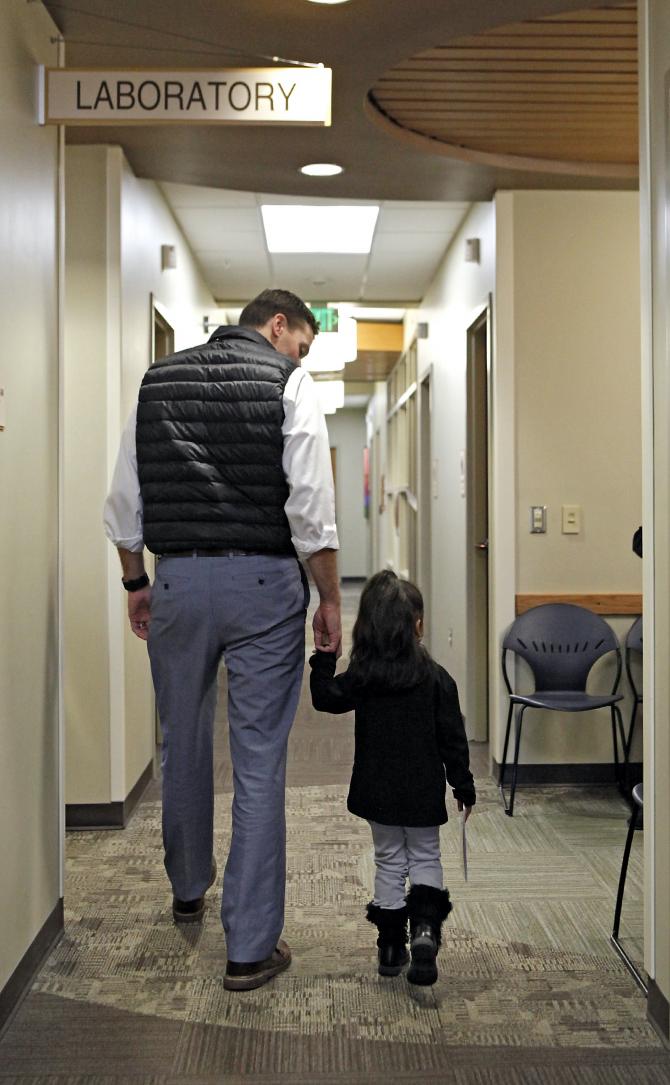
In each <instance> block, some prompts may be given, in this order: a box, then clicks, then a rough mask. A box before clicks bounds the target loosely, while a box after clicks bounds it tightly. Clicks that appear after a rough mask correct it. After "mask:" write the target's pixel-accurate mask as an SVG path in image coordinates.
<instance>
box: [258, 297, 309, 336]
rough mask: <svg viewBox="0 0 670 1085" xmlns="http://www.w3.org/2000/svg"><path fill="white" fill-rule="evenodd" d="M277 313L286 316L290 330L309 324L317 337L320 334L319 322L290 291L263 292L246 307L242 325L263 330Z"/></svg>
mask: <svg viewBox="0 0 670 1085" xmlns="http://www.w3.org/2000/svg"><path fill="white" fill-rule="evenodd" d="M276 313H283V314H284V316H285V317H286V320H287V322H288V326H289V328H295V326H296V324H307V325H308V326H309V327H310V328H311V329H312V331H313V332H314V334H315V335H318V334H319V322H318V320H317V319H316V317H315V316H314V313H313V312H312V310H311V309H309V308H308V307H307V306H306V305H305V303H304V301H303V300H302V299H301V298H299V297H298V295H297V294H292V293H291V291H290V290H263V291H262V293H260V294H259V295H258V297H256V298H254V299H253V300H252V301H250V302H249V303H248V305H245V306H244V309H243V310H242V312H241V313H240V324H241V325H242V326H243V327H245V328H262V327H263V325H264V324H267V322H268V320H271V319H272V317H273V316H275V314H276Z"/></svg>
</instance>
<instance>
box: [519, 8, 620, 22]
mask: <svg viewBox="0 0 670 1085" xmlns="http://www.w3.org/2000/svg"><path fill="white" fill-rule="evenodd" d="M530 22H534V23H536V22H543V23H549V24H550V25H551V24H553V23H582V24H583V23H596V24H598V23H600V24H602V23H608V22H609V23H635V24H637V4H631V5H630V7H629V6H628V5H626V6H625V7H621V8H592V9H591V10H589V11H563V12H559V14H558V15H546V16H545V17H544V19H541V20H540V19H531V20H530Z"/></svg>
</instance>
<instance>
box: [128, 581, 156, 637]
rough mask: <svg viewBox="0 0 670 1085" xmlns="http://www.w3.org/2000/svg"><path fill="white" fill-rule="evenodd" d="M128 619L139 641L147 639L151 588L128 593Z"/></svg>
mask: <svg viewBox="0 0 670 1085" xmlns="http://www.w3.org/2000/svg"><path fill="white" fill-rule="evenodd" d="M128 618H129V619H130V628H131V629H132V631H133V633H134V634H135V636H136V637H139V638H140V640H148V639H149V624H150V622H151V587H150V586H148V587H146V588H140V590H139V591H131V592H128Z"/></svg>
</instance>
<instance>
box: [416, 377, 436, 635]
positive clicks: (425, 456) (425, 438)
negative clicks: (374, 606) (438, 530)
mask: <svg viewBox="0 0 670 1085" xmlns="http://www.w3.org/2000/svg"><path fill="white" fill-rule="evenodd" d="M430 392H431V387H430V372H429V373H427V375H426V376H425V377H424V378H423V380H422V381H421V384H420V385H419V434H418V436H419V523H418V527H419V546H418V550H419V568H418V582H419V587H420V588H421V591H422V592H423V597H424V599H425V601H426V613H425V615H424V636H425V639H426V643H427V644H428V646H429V647H430V615H431V613H432V609H433V608H432V606H431V605H430V604H431V598H432V596H431V590H432V576H431V573H432V569H431V555H432V511H433V510H432V504H433V486H432V478H433V469H432V463H433V459H432V430H431V418H430Z"/></svg>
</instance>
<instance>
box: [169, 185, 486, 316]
mask: <svg viewBox="0 0 670 1085" xmlns="http://www.w3.org/2000/svg"><path fill="white" fill-rule="evenodd" d="M161 188H162V190H163V193H164V194H165V198H166V199H167V201H168V203H169V205H170V206H171V208H172V210H173V213H174V216H175V218H176V219H177V222H178V223H179V225H180V226H181V228H182V230H183V232H184V235H185V237H186V239H187V241H188V243H189V245H190V247H191V249H192V250H193V253H194V255H195V257H196V259H197V261H198V263H199V265H200V268H201V270H202V273H203V275H204V277H205V280H206V282H207V284H208V285H209V288H210V290H211V291H212V293H213V295H214V297H215V298H217V299H220V300H223V301H236V300H240V301H246V300H248V299H249V298H251V297H253V296H254V295H255V294H257V293H259V292H260V291H261V290H263V289H265V288H266V287H270V286H278V287H282V288H284V289H287V290H293V291H294V292H295V293H296V294H298V295H300V297H304V298H306V299H308V300H315V299H319V300H323V301H326V300H328V301H345V300H346V301H360V302H412V301H420V300H421V298H422V297H423V296H424V294H425V292H426V290H427V288H428V286H429V284H430V282H431V279H432V278H433V275H434V274H435V271H436V269H437V267H438V264H439V262H440V260H441V258H442V256H443V255H444V253H445V251H446V249H447V247H448V246H449V244H450V243H451V241H452V239H453V237H454V235H455V233H456V231H457V230H458V227H459V226H460V224H461V222H462V220H463V218H464V216H465V213H466V211H467V210H468V207H469V206H470V204H469V203H456V202H434V201H430V202H428V201H425V202H415V201H412V202H410V201H407V202H405V201H397V200H381V201H373V200H367V201H365V200H356V201H354V200H345V199H338V200H328V199H318V198H314V197H312V198H310V197H306V196H277V195H265V194H263V193H259V192H236V191H232V190H225V189H216V188H202V187H199V186H197V185H183V184H174V183H163V184H162V185H161ZM374 202H376V203H378V204H379V206H380V212H379V217H378V219H377V226H376V229H375V234H374V238H373V242H372V250H371V252H370V253H369V254H368V255H365V256H361V255H353V254H352V255H346V254H345V255H342V254H336V255H333V254H316V255H315V254H314V253H310V254H306V255H301V254H297V255H296V254H295V253H290V254H277V253H273V254H272V255H271V254H270V253H268V251H267V247H266V244H265V234H264V231H263V223H262V219H261V212H260V207H261V204H263V203H275V204H277V203H281V204H288V203H294V204H328V203H338V204H345V203H374Z"/></svg>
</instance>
